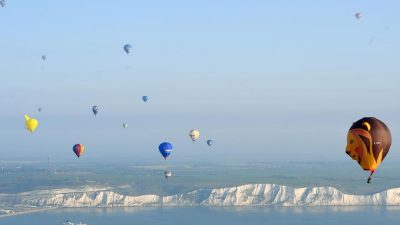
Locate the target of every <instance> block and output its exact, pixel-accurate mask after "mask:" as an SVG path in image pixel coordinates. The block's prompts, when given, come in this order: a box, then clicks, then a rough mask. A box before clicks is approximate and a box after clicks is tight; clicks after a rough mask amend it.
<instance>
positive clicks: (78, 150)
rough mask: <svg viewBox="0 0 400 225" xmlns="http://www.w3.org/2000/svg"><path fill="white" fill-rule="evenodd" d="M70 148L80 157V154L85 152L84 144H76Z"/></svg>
mask: <svg viewBox="0 0 400 225" xmlns="http://www.w3.org/2000/svg"><path fill="white" fill-rule="evenodd" d="M72 150H73V151H74V153H75V155H76V156H78V158H79V157H81V155H82V154H83V153H84V152H85V146H83V145H82V144H76V145H74V147H72Z"/></svg>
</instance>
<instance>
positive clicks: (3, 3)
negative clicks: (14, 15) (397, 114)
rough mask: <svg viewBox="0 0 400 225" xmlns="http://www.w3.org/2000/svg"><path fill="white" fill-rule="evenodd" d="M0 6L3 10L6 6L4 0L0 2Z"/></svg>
mask: <svg viewBox="0 0 400 225" xmlns="http://www.w3.org/2000/svg"><path fill="white" fill-rule="evenodd" d="M0 5H1V7H3V8H4V6H6V0H0Z"/></svg>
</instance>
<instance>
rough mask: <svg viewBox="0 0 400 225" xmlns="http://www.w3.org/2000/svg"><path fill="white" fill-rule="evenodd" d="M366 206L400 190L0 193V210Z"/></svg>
mask: <svg viewBox="0 0 400 225" xmlns="http://www.w3.org/2000/svg"><path fill="white" fill-rule="evenodd" d="M261 205H279V206H362V205H370V206H373V205H375V206H377V205H398V206H399V205H400V188H395V189H389V190H387V191H384V192H381V193H376V194H373V195H349V194H344V193H342V192H341V191H339V190H337V189H335V188H332V187H307V188H291V187H287V186H280V185H275V184H247V185H242V186H238V187H230V188H220V189H212V190H209V189H200V190H196V191H192V192H189V193H184V194H179V195H171V196H164V197H162V196H158V195H141V196H129V195H121V194H118V193H115V192H113V191H112V189H110V188H88V187H86V188H83V189H80V190H73V189H59V190H47V191H33V192H25V193H20V194H13V195H12V194H0V208H9V207H15V206H23V207H34V208H45V207H117V206H118V207H122V206H261Z"/></svg>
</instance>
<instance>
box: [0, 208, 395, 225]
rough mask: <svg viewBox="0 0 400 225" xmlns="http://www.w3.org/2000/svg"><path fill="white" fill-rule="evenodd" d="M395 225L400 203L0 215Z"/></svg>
mask: <svg viewBox="0 0 400 225" xmlns="http://www.w3.org/2000/svg"><path fill="white" fill-rule="evenodd" d="M66 220H69V221H72V222H74V223H79V222H82V223H84V224H87V225H136V224H137V225H139V224H140V225H146V224H148V225H169V224H170V225H235V224H237V225H252V224H254V225H255V224H257V225H261V224H271V225H297V224H302V225H314V224H315V225H317V224H318V225H321V224H322V225H358V224H360V225H377V224H379V225H386V224H388V225H395V224H399V223H400V207H367V206H365V207H359V206H358V207H350V206H348V207H271V206H267V207H189V208H187V207H185V208H182V207H176V208H174V207H168V208H165V207H145V208H136V207H129V208H84V209H77V208H76V209H53V210H47V211H39V212H34V213H27V214H21V215H15V216H7V217H3V218H0V225H62V224H63V223H64V222H65V221H66Z"/></svg>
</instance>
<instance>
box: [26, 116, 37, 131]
mask: <svg viewBox="0 0 400 225" xmlns="http://www.w3.org/2000/svg"><path fill="white" fill-rule="evenodd" d="M38 125H39V122H38V121H37V120H36V119H35V118H30V117H29V116H28V115H25V128H26V129H27V130H28V131H29V132H31V134H32V133H33V132H35V130H36V128H37V126H38Z"/></svg>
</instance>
